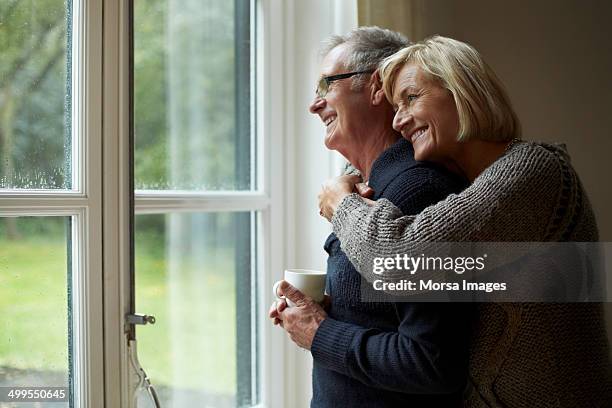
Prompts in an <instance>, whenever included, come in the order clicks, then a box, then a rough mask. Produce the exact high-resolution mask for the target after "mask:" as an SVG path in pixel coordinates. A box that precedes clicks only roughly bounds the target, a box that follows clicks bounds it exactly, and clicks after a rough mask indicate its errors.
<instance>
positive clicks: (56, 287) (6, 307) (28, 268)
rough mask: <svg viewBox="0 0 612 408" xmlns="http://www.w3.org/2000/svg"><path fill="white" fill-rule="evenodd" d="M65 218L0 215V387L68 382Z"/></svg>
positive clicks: (67, 242)
mask: <svg viewBox="0 0 612 408" xmlns="http://www.w3.org/2000/svg"><path fill="white" fill-rule="evenodd" d="M70 223H71V218H70V217H19V218H0V316H2V318H1V319H0V387H11V386H19V387H67V388H68V387H70V382H71V380H70V371H71V370H70V354H71V353H70V352H71V346H70V344H71V342H72V339H71V330H70V327H71V321H70V320H71V319H70V307H69V304H70V283H69V282H70V259H69V256H70V248H69V245H70V238H69V234H70ZM37 404H39V405H36V406H41V407H47V406H48V407H68V406H69V403H68V402H63V403H61V402H54V403H37ZM18 405H20V404H18ZM0 406H3V405H2V403H0ZM7 406H12V405H7ZM16 406H17V405H16Z"/></svg>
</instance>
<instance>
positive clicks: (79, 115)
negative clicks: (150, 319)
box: [0, 0, 104, 408]
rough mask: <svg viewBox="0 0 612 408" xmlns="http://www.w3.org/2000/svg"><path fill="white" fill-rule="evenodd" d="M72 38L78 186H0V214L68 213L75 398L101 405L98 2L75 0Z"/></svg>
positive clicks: (74, 179) (75, 177)
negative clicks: (31, 188) (26, 187)
mask: <svg viewBox="0 0 612 408" xmlns="http://www.w3.org/2000/svg"><path fill="white" fill-rule="evenodd" d="M72 13H73V22H72V26H73V37H72V65H73V66H72V72H73V78H72V100H73V104H72V112H71V115H72V134H73V137H72V160H73V162H72V163H73V167H72V168H73V174H72V183H73V186H74V189H73V190H21V189H14V190H8V189H5V190H0V216H5V217H6V216H12V217H17V216H71V217H72V237H73V240H72V246H71V248H68V250H70V251H71V254H72V265H71V268H72V272H73V273H72V282H71V286H72V293H73V304H72V312H73V327H72V331H73V340H74V343H73V351H74V355H73V358H74V361H75V366H74V367H73V373H74V403H75V406H76V407H79V408H83V407H95V408H97V407H103V406H104V405H103V404H104V392H103V391H104V378H103V355H102V354H101V353H100V350H102V348H103V342H102V338H103V325H102V323H103V322H102V318H101V316H102V287H103V285H102V262H101V257H102V242H101V240H100V237H101V235H102V218H101V212H102V205H101V204H102V199H101V197H102V188H101V175H102V171H101V170H102V168H101V154H100V152H101V132H100V130H101V112H100V109H99V101H100V99H101V86H100V85H101V81H100V78H101V76H100V70H99V67H100V63H101V53H100V52H99V50H100V43H99V40H100V38H101V28H102V27H101V22H102V19H101V16H102V13H101V3H99V2H85V1H82V2H81V1H78V0H75V1H74V4H73V11H72Z"/></svg>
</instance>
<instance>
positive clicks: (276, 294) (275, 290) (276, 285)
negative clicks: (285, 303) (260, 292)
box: [272, 280, 285, 300]
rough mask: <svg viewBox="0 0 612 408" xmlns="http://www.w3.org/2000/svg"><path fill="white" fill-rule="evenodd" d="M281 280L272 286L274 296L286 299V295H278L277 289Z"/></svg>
mask: <svg viewBox="0 0 612 408" xmlns="http://www.w3.org/2000/svg"><path fill="white" fill-rule="evenodd" d="M281 282H282V280H279V281H276V282H275V283H274V286H272V293H274V297H275V298H276V299H278V300H282V299H285V297H284V296H278V292H277V289H278V287H279V286H280V283H281Z"/></svg>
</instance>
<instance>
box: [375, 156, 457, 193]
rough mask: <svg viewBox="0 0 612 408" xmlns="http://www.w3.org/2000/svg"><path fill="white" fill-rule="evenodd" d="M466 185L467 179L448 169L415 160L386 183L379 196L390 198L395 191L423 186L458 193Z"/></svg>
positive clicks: (428, 188) (427, 188) (426, 188)
mask: <svg viewBox="0 0 612 408" xmlns="http://www.w3.org/2000/svg"><path fill="white" fill-rule="evenodd" d="M467 186H468V181H467V180H466V179H464V178H463V177H461V176H458V175H456V174H454V173H452V172H450V171H449V170H447V169H445V168H443V167H441V166H438V165H436V164H434V163H429V162H416V163H415V164H414V165H412V166H409V167H406V168H405V169H403V170H402V171H401V172H399V173H397V174H396V175H395V177H393V179H392V180H391V181H390V182H389V183H388V184H387V186H386V188H385V189H384V191H382V192H381V195H380V198H387V199H390V198H389V196H392V195H394V194H395V193H396V192H397V191H402V190H406V189H408V190H410V191H411V190H414V189H419V188H423V189H425V190H426V191H428V190H431V189H439V190H442V191H446V192H447V194H450V193H459V192H461V191H462V190H463V189H464V188H465V187H467Z"/></svg>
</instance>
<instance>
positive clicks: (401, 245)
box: [332, 142, 612, 408]
mask: <svg viewBox="0 0 612 408" xmlns="http://www.w3.org/2000/svg"><path fill="white" fill-rule="evenodd" d="M332 223H333V228H334V232H335V233H336V235H337V236H338V238H339V239H340V241H341V243H342V249H343V250H344V251H345V253H346V254H347V255H348V257H349V259H350V260H351V262H352V263H353V264H354V265H355V266H356V268H357V269H358V270H359V272H360V273H361V274H362V275H363V276H364V277H365V278H366V279H369V280H371V279H372V262H373V258H374V257H381V256H393V255H395V254H398V253H399V254H402V253H410V252H411V250H412V249H414V248H415V243H417V242H421V243H422V242H435V241H438V242H453V241H454V242H456V241H467V242H485V241H506V242H518V241H523V242H524V241H532V242H533V241H537V242H550V241H575V242H590V241H597V240H598V231H597V226H596V223H595V218H594V215H593V211H592V208H591V205H590V203H589V201H588V199H587V197H586V195H585V193H584V190H583V188H582V185H581V183H580V181H579V179H578V176H577V174H576V172H575V171H574V169H573V168H572V166H571V164H570V159H569V156H568V155H567V153H566V150H565V148H564V147H563V146H560V145H551V144H545V143H535V142H522V143H518V144H516V145H514V146H512V148H511V149H510V150H509V151H508V152H506V153H505V154H504V155H503V156H502V157H500V158H499V159H498V160H496V161H495V162H494V163H493V164H492V165H491V166H489V167H488V168H487V169H486V170H485V171H483V172H482V174H481V175H480V176H478V177H477V178H476V180H474V182H473V183H472V185H471V186H469V187H468V188H467V189H465V190H464V191H463V192H461V193H460V194H455V195H450V196H449V197H447V198H446V199H445V200H444V201H441V202H439V203H437V204H435V205H432V206H430V207H428V208H426V209H425V210H424V211H422V212H421V213H420V214H418V215H416V216H403V215H402V213H401V211H400V210H399V209H398V208H397V207H395V206H394V205H393V204H392V203H391V202H389V201H388V200H385V199H381V200H378V201H377V202H376V204H375V205H374V206H372V207H370V206H368V205H367V204H365V203H364V202H363V200H362V199H361V198H360V197H359V196H357V195H355V194H353V195H350V196H348V197H346V198H344V199H343V201H342V202H341V203H340V206H339V207H338V209H337V211H336V213H335V214H334V217H333V219H332ZM470 377H471V380H472V385H473V386H472V387H471V391H470V392H469V394H468V396H467V400H466V406H469V407H517V408H519V407H568V408H569V407H572V408H573V407H609V406H612V400H611V399H610V398H611V395H612V385H611V384H612V382H611V377H610V364H609V360H608V342H607V339H606V333H605V326H604V320H603V309H602V306H601V305H600V304H588V303H583V304H536V303H520V304H517V303H504V304H482V305H480V306H479V318H478V324H477V326H476V329H475V332H474V336H473V344H472V350H471V355H470Z"/></svg>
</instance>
